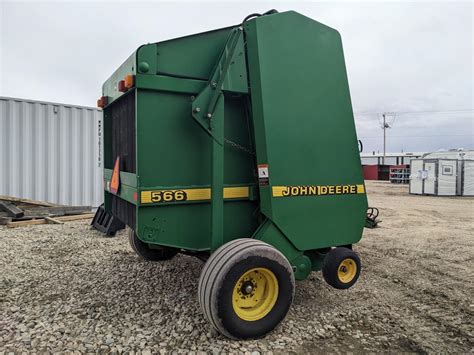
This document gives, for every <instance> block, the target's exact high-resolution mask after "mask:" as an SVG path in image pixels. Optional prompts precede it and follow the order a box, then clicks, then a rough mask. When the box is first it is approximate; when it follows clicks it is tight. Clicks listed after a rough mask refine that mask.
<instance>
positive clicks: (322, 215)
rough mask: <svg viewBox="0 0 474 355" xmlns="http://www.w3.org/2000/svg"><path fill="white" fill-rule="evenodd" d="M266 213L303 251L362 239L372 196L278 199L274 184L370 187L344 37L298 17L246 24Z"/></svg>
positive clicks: (273, 17) (274, 17)
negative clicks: (264, 174)
mask: <svg viewBox="0 0 474 355" xmlns="http://www.w3.org/2000/svg"><path fill="white" fill-rule="evenodd" d="M244 30H245V35H246V41H247V59H248V68H249V77H250V87H251V98H252V108H253V121H254V126H255V137H256V138H255V140H256V147H257V157H258V163H259V164H268V168H269V185H268V186H261V187H260V196H261V203H260V206H261V210H262V212H263V213H264V214H265V215H266V216H267V217H268V218H269V219H270V220H272V221H273V222H274V223H275V224H276V225H277V226H278V228H279V229H280V230H281V231H282V232H283V233H284V234H285V236H286V237H287V238H289V240H290V241H291V242H292V243H293V244H294V245H295V246H296V247H297V248H298V249H299V250H310V249H316V248H322V247H327V246H334V245H343V244H351V243H355V242H357V241H359V240H360V238H361V235H362V229H363V226H364V221H365V211H366V208H367V199H366V195H365V193H360V194H345V195H342V194H339V195H325V196H293V197H279V198H276V197H273V195H272V187H274V186H314V185H332V186H334V185H355V184H359V185H363V183H364V182H363V177H362V171H361V164H360V157H359V152H358V147H357V137H356V131H355V125H354V119H353V113H352V107H351V100H350V95H349V86H348V81H347V76H346V68H345V64H344V56H343V51H342V44H341V39H340V35H339V33H338V32H337V31H336V30H334V29H331V28H329V27H327V26H325V25H323V24H320V23H318V22H316V21H314V20H312V19H309V18H307V17H305V16H303V15H300V14H298V13H296V12H293V11H290V12H285V13H281V14H275V15H269V16H262V17H259V18H256V19H253V20H250V21H248V22H246V23H245V26H244Z"/></svg>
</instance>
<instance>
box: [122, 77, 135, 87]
mask: <svg viewBox="0 0 474 355" xmlns="http://www.w3.org/2000/svg"><path fill="white" fill-rule="evenodd" d="M133 79H134V78H133V75H132V74H128V75H125V78H124V82H125V87H126V88H127V89H130V88H132V87H133V82H134V80H133Z"/></svg>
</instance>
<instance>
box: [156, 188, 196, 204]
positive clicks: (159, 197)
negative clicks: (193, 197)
mask: <svg viewBox="0 0 474 355" xmlns="http://www.w3.org/2000/svg"><path fill="white" fill-rule="evenodd" d="M186 200H187V194H186V192H185V191H182V190H166V191H152V192H151V202H153V203H156V202H175V201H186Z"/></svg>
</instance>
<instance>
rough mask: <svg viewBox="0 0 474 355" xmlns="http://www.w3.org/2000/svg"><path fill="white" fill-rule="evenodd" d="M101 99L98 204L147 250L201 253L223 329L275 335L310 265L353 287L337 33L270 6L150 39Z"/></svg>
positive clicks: (346, 112)
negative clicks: (224, 22)
mask: <svg viewBox="0 0 474 355" xmlns="http://www.w3.org/2000/svg"><path fill="white" fill-rule="evenodd" d="M98 104H99V106H100V107H102V108H103V115H104V151H105V152H104V154H105V169H104V180H105V210H106V211H107V212H109V213H111V214H112V215H114V216H115V217H117V218H118V219H120V220H121V221H123V222H124V223H125V224H126V225H128V226H129V231H130V233H129V237H130V243H131V246H132V248H133V249H134V250H135V252H136V253H137V254H138V255H140V256H141V257H143V258H144V259H147V260H165V259H170V258H172V257H173V256H174V255H176V254H177V253H186V254H191V255H195V256H197V257H199V258H201V259H203V260H206V263H205V265H204V268H203V270H202V273H201V277H200V280H199V284H198V298H199V302H200V305H201V307H202V311H203V313H204V316H205V317H206V318H207V319H208V320H209V321H210V323H211V324H212V326H213V327H215V328H216V329H217V330H218V331H219V332H221V333H222V334H224V335H226V336H228V337H232V338H255V337H259V336H262V335H264V334H266V333H267V332H269V331H271V330H272V329H273V328H274V327H275V326H276V325H277V324H278V323H279V322H280V321H281V320H282V319H283V318H284V317H285V315H286V313H287V312H288V309H289V308H290V305H291V302H292V300H293V294H294V287H295V281H294V280H295V279H297V280H303V279H305V278H306V277H307V276H308V275H309V274H310V272H312V271H318V270H322V271H323V276H324V278H325V280H326V281H327V282H328V283H329V284H330V285H332V286H334V287H336V288H338V289H346V288H349V287H350V286H352V285H353V284H354V283H355V282H356V280H357V279H358V277H359V273H360V260H359V257H358V256H357V254H356V253H355V252H354V251H352V246H353V245H354V244H355V243H357V242H358V241H359V240H360V239H361V236H362V230H363V227H364V223H365V213H366V210H367V198H366V194H365V187H364V181H363V177H362V172H361V164H360V158H359V152H358V144H357V139H356V131H355V126H354V119H353V113H352V107H351V100H350V94H349V87H348V81H347V75H346V68H345V64H344V56H343V50H342V44H341V38H340V35H339V33H338V32H337V31H336V30H334V29H332V28H330V27H327V26H325V25H323V24H321V23H319V22H316V21H314V20H312V19H310V18H307V17H305V16H303V15H301V14H299V13H296V12H293V11H289V12H284V13H277V12H276V11H269V12H267V13H265V14H263V15H256V14H255V15H250V16H249V17H247V18H246V19H245V20H244V21H243V22H242V23H241V24H239V25H235V26H230V27H227V28H222V29H218V30H214V31H210V32H205V33H200V34H195V35H191V36H187V37H182V38H178V39H173V40H168V41H163V42H157V43H152V44H146V45H143V46H141V47H140V48H138V49H137V50H136V51H135V52H134V53H133V54H132V55H131V56H130V57H129V58H128V59H127V60H126V61H125V63H123V64H122V65H121V66H120V67H119V68H118V69H117V70H116V71H115V73H114V74H113V75H112V76H111V77H110V78H109V79H108V80H107V81H106V82H105V84H104V85H103V96H102V97H101V98H100V99H99V102H98ZM157 296H158V295H157Z"/></svg>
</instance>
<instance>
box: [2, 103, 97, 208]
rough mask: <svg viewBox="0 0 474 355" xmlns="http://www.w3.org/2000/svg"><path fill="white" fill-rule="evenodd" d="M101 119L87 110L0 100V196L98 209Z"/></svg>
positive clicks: (69, 106)
mask: <svg viewBox="0 0 474 355" xmlns="http://www.w3.org/2000/svg"><path fill="white" fill-rule="evenodd" d="M101 116H102V114H101V111H99V110H97V109H96V108H91V107H82V106H74V105H66V104H59V103H52V102H40V101H33V100H24V99H16V98H9V97H0V195H8V196H14V197H20V198H27V199H34V200H40V201H48V202H52V203H58V204H64V205H87V206H94V207H96V206H98V205H100V204H101V203H102V199H103V197H102V193H103V192H102V189H103V182H102V153H101V152H102V145H101V135H102V132H101V131H102V128H101V125H102V118H101Z"/></svg>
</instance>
